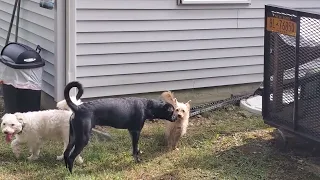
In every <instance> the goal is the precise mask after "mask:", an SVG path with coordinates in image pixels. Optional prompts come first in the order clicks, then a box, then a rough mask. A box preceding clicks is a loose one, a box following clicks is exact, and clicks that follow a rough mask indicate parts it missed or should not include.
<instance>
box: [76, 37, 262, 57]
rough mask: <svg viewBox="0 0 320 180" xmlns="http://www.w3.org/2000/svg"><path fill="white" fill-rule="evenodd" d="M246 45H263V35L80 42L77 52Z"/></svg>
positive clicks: (103, 52) (119, 51) (104, 52)
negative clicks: (180, 39) (130, 41)
mask: <svg viewBox="0 0 320 180" xmlns="http://www.w3.org/2000/svg"><path fill="white" fill-rule="evenodd" d="M245 46H263V37H252V38H236V39H213V40H195V41H164V42H148V43H143V42H136V43H111V44H78V45H77V52H78V55H83V54H86V55H88V54H111V53H133V52H159V51H181V50H197V49H215V48H232V47H245Z"/></svg>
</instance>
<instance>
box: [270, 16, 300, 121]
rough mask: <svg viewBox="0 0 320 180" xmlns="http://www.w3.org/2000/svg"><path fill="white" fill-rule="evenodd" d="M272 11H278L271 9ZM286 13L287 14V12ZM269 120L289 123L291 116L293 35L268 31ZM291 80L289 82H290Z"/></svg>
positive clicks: (293, 64) (294, 44) (293, 69)
mask: <svg viewBox="0 0 320 180" xmlns="http://www.w3.org/2000/svg"><path fill="white" fill-rule="evenodd" d="M272 13H275V14H277V13H279V14H281V12H277V11H273V12H272ZM287 15H288V14H287ZM269 38H270V39H269V40H270V52H269V53H270V65H269V66H270V73H269V74H270V86H271V88H270V90H271V91H270V104H269V111H270V112H269V113H270V120H272V121H275V122H276V123H277V124H284V125H290V124H292V118H293V102H294V83H292V82H294V74H295V68H294V67H295V59H296V56H295V46H296V41H295V37H292V36H289V35H284V34H281V33H277V32H272V33H270V37H269ZM290 82H291V83H290Z"/></svg>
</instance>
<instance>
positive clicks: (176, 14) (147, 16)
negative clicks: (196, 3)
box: [77, 9, 238, 21]
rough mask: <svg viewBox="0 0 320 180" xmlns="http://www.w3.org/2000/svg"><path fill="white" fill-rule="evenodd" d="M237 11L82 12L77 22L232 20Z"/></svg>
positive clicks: (79, 13)
mask: <svg viewBox="0 0 320 180" xmlns="http://www.w3.org/2000/svg"><path fill="white" fill-rule="evenodd" d="M237 17H238V13H237V9H225V10H214V11H213V10H155V9H154V10H142V11H141V10H97V9H92V10H82V9H79V10H78V11H77V20H80V21H81V20H99V21H101V20H165V19H175V20H179V19H228V18H229V19H230V18H237Z"/></svg>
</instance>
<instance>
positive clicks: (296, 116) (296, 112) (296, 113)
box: [293, 12, 300, 131]
mask: <svg viewBox="0 0 320 180" xmlns="http://www.w3.org/2000/svg"><path fill="white" fill-rule="evenodd" d="M295 55H296V60H295V73H294V106H293V108H294V110H293V130H294V131H296V130H297V124H298V119H299V109H298V106H299V93H298V89H299V62H300V60H299V59H300V14H299V12H298V13H297V33H296V52H295Z"/></svg>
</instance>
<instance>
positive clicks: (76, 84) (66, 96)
mask: <svg viewBox="0 0 320 180" xmlns="http://www.w3.org/2000/svg"><path fill="white" fill-rule="evenodd" d="M74 87H76V88H77V89H78V93H77V95H76V99H77V100H78V99H80V98H81V96H82V94H83V87H82V84H80V83H79V82H78V81H72V82H70V83H69V84H67V85H66V87H65V88H64V99H65V100H66V102H67V104H68V106H69V107H70V108H71V110H72V111H73V112H74V111H76V110H77V109H78V106H77V105H76V104H74V103H73V102H72V101H71V99H70V90H71V89H72V88H74Z"/></svg>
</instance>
